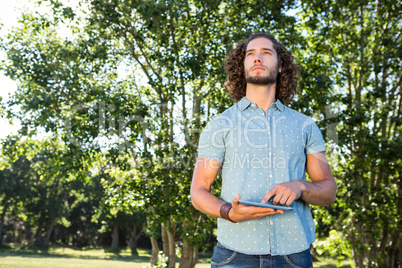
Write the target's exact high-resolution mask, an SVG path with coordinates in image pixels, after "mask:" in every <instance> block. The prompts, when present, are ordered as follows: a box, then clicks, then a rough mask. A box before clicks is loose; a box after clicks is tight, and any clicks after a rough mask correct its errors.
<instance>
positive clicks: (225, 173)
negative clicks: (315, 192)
mask: <svg viewBox="0 0 402 268" xmlns="http://www.w3.org/2000/svg"><path fill="white" fill-rule="evenodd" d="M322 151H325V146H324V140H323V138H322V135H321V132H320V130H319V128H318V127H317V125H316V124H315V122H314V121H313V120H312V119H311V118H309V117H307V116H305V115H303V114H301V113H299V112H297V111H295V110H292V109H290V108H288V107H286V106H284V105H283V104H282V103H281V102H280V101H279V100H278V101H276V102H275V103H273V104H272V105H271V106H270V107H269V108H268V110H267V113H266V114H264V111H263V110H262V109H261V108H259V107H257V105H256V104H255V103H252V102H250V101H249V100H247V99H246V98H245V97H244V98H243V99H241V100H240V101H239V102H238V103H237V104H235V105H233V106H232V107H230V108H229V109H227V110H226V111H225V112H223V113H222V114H220V115H218V116H217V117H215V118H214V119H212V120H211V121H210V122H209V123H208V124H207V126H206V127H205V129H204V130H203V132H202V134H201V137H200V141H199V148H198V157H202V158H208V159H214V160H218V161H220V162H222V166H221V170H220V172H221V175H222V191H221V199H222V200H224V201H226V202H229V203H231V202H232V199H233V197H234V196H235V195H236V194H237V193H239V194H240V196H241V199H242V200H248V201H254V202H261V200H262V198H263V197H264V196H265V194H266V193H267V192H268V191H269V190H270V189H271V188H272V187H274V186H275V185H276V184H278V183H282V182H287V181H291V180H305V179H306V177H305V166H306V154H313V153H317V152H322ZM291 207H292V208H293V210H290V211H285V214H276V215H272V216H268V217H263V218H260V219H257V220H249V221H243V222H239V223H231V222H229V221H226V220H223V219H220V218H219V219H218V241H219V242H220V243H221V244H222V245H224V246H225V247H227V248H229V249H232V250H234V251H237V252H240V253H244V254H255V255H262V254H271V255H288V254H293V253H297V252H301V251H303V250H306V249H308V248H309V247H310V244H311V243H312V242H314V240H315V228H314V221H313V218H312V215H311V212H310V208H309V206H308V204H307V203H305V202H304V201H302V200H296V201H294V202H293V203H292V205H291Z"/></svg>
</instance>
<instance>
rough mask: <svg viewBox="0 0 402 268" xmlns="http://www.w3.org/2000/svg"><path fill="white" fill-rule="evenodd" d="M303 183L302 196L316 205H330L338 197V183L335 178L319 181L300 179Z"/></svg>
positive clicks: (309, 202)
mask: <svg viewBox="0 0 402 268" xmlns="http://www.w3.org/2000/svg"><path fill="white" fill-rule="evenodd" d="M299 182H300V183H301V184H302V187H301V188H302V192H301V196H300V198H301V199H303V200H304V201H305V202H307V203H308V204H311V205H314V206H329V205H331V204H333V203H334V202H335V199H336V188H337V187H336V183H335V180H334V179H333V178H327V179H322V180H320V181H317V182H308V181H299Z"/></svg>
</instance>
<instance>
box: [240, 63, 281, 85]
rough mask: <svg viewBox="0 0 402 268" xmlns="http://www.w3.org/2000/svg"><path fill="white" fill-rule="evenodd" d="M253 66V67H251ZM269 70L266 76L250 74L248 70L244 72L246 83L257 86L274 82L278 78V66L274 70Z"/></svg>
mask: <svg viewBox="0 0 402 268" xmlns="http://www.w3.org/2000/svg"><path fill="white" fill-rule="evenodd" d="M252 68H253V67H252ZM268 70H269V74H268V75H266V76H259V75H256V76H250V75H249V71H247V72H246V74H245V75H246V82H247V84H253V85H258V86H269V85H272V84H274V83H276V80H277V78H278V68H277V67H276V68H275V69H274V70H270V69H268Z"/></svg>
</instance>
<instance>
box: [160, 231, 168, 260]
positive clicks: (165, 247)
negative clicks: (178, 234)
mask: <svg viewBox="0 0 402 268" xmlns="http://www.w3.org/2000/svg"><path fill="white" fill-rule="evenodd" d="M161 232H162V250H163V253H164V254H165V256H169V237H168V234H167V230H166V224H165V223H162V224H161Z"/></svg>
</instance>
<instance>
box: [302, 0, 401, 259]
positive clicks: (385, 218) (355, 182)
mask: <svg viewBox="0 0 402 268" xmlns="http://www.w3.org/2000/svg"><path fill="white" fill-rule="evenodd" d="M302 6H303V19H304V25H305V26H306V29H308V31H309V34H310V35H311V38H310V39H309V40H310V46H311V53H312V54H314V53H318V54H319V55H321V57H322V58H323V59H324V60H323V62H324V61H325V59H326V61H327V63H329V64H328V65H330V66H331V67H332V68H331V71H332V74H331V76H330V78H331V79H332V81H333V85H334V90H335V93H336V95H334V97H335V99H333V100H336V102H334V103H328V104H329V105H330V106H331V108H332V109H336V110H337V112H338V115H339V116H338V117H337V118H336V119H338V120H339V126H338V131H339V136H338V145H339V148H340V150H341V154H340V156H339V158H338V163H337V168H336V174H337V176H338V177H339V180H338V185H339V190H338V200H337V204H336V207H337V209H338V212H337V213H338V214H339V218H340V219H342V220H341V221H340V224H339V225H338V230H339V231H341V232H342V233H343V234H344V235H345V236H346V237H347V239H348V241H349V242H350V244H351V247H352V250H353V255H354V261H355V264H356V266H357V267H375V266H378V267H394V265H395V263H396V261H397V262H399V264H401V263H402V261H401V258H402V254H401V250H402V247H401V244H400V241H401V235H402V234H401V215H402V214H401V212H402V211H401V208H402V206H401V203H400V200H401V194H402V192H401V189H400V187H399V185H400V183H401V177H400V173H401V168H402V165H401V163H402V162H401V159H400V157H399V155H398V153H397V152H399V151H400V150H401V149H402V148H401V144H402V143H401V139H402V138H401V135H400V133H401V119H402V118H401V115H402V113H401V112H402V105H401V104H402V103H401V100H402V97H401V95H402V94H401V85H402V79H401V77H402V71H401V70H402V69H401V60H400V59H401V51H402V50H401V34H400V32H401V28H402V24H401V21H400V16H401V3H400V2H399V1H387V2H386V3H383V2H380V1H341V2H339V1H321V2H314V1H302ZM398 256H399V257H398ZM398 258H399V259H398Z"/></svg>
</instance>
